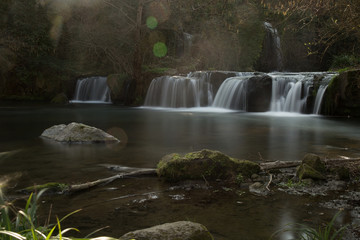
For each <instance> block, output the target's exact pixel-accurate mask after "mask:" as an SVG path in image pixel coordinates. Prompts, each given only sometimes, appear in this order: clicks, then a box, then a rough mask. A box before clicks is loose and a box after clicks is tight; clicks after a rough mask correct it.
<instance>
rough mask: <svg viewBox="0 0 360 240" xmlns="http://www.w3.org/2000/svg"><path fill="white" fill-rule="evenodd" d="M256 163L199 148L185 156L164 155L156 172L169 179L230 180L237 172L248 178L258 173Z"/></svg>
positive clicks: (233, 178) (232, 179)
mask: <svg viewBox="0 0 360 240" xmlns="http://www.w3.org/2000/svg"><path fill="white" fill-rule="evenodd" d="M259 172H260V166H259V165H258V164H257V163H254V162H251V161H247V160H238V159H235V158H231V157H229V156H227V155H225V154H223V153H221V152H218V151H212V150H207V149H204V150H201V151H199V152H192V153H188V154H186V155H185V156H181V155H179V154H176V153H173V154H169V155H166V156H164V157H163V158H162V159H161V160H160V162H159V163H158V166H157V173H158V175H159V176H160V177H164V178H165V179H167V180H169V181H180V180H185V179H204V178H205V179H207V180H216V179H222V180H230V181H236V179H237V177H238V176H239V174H241V176H243V177H246V178H250V177H251V175H252V174H254V173H259Z"/></svg>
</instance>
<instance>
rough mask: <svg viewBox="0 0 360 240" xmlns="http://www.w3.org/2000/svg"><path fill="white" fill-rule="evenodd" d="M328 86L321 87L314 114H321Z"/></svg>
mask: <svg viewBox="0 0 360 240" xmlns="http://www.w3.org/2000/svg"><path fill="white" fill-rule="evenodd" d="M327 87H328V85H321V86H320V87H319V89H318V91H317V94H316V99H315V105H314V111H313V114H320V112H321V104H322V100H323V97H324V94H325V91H326V88H327Z"/></svg>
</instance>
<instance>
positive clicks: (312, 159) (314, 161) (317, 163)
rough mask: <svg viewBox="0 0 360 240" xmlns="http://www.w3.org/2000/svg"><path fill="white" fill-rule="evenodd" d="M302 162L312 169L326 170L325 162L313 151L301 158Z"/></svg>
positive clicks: (321, 171)
mask: <svg viewBox="0 0 360 240" xmlns="http://www.w3.org/2000/svg"><path fill="white" fill-rule="evenodd" d="M302 163H303V164H307V165H309V166H310V167H312V168H313V169H315V170H316V171H318V172H320V173H324V172H325V171H326V168H325V162H324V161H321V159H320V156H318V155H316V154H313V153H308V154H306V155H305V156H304V158H303V160H302Z"/></svg>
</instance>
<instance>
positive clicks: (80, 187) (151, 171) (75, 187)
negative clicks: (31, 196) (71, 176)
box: [20, 168, 157, 194]
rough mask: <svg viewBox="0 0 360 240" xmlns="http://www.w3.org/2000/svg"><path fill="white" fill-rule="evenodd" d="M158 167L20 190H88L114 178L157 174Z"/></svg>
mask: <svg viewBox="0 0 360 240" xmlns="http://www.w3.org/2000/svg"><path fill="white" fill-rule="evenodd" d="M156 175H157V174H156V169H153V168H144V169H137V170H134V171H132V172H126V173H119V174H116V175H114V176H111V177H107V178H101V179H98V180H95V181H91V182H86V183H81V184H72V185H69V184H64V183H57V182H51V183H46V184H43V185H35V186H31V187H28V188H25V189H22V190H20V192H23V193H30V192H33V191H36V190H41V189H48V192H52V193H61V194H72V193H75V192H79V191H83V190H87V189H90V188H93V187H96V186H99V185H105V184H108V183H111V182H113V181H114V180H117V179H121V178H128V177H140V176H156Z"/></svg>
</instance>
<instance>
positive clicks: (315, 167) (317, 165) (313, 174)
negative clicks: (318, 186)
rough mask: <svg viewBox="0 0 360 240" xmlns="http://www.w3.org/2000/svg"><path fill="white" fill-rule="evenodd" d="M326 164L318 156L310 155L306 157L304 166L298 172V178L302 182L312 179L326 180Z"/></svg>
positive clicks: (303, 162) (303, 161)
mask: <svg viewBox="0 0 360 240" xmlns="http://www.w3.org/2000/svg"><path fill="white" fill-rule="evenodd" d="M325 172H326V167H325V163H324V162H323V161H321V159H320V157H319V156H318V155H316V154H312V153H308V154H306V155H305V156H304V158H303V160H302V164H301V165H300V166H299V167H298V169H297V171H296V176H297V177H298V178H299V179H300V180H302V179H306V178H311V179H314V180H325V179H326V177H325V176H324V174H325Z"/></svg>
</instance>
